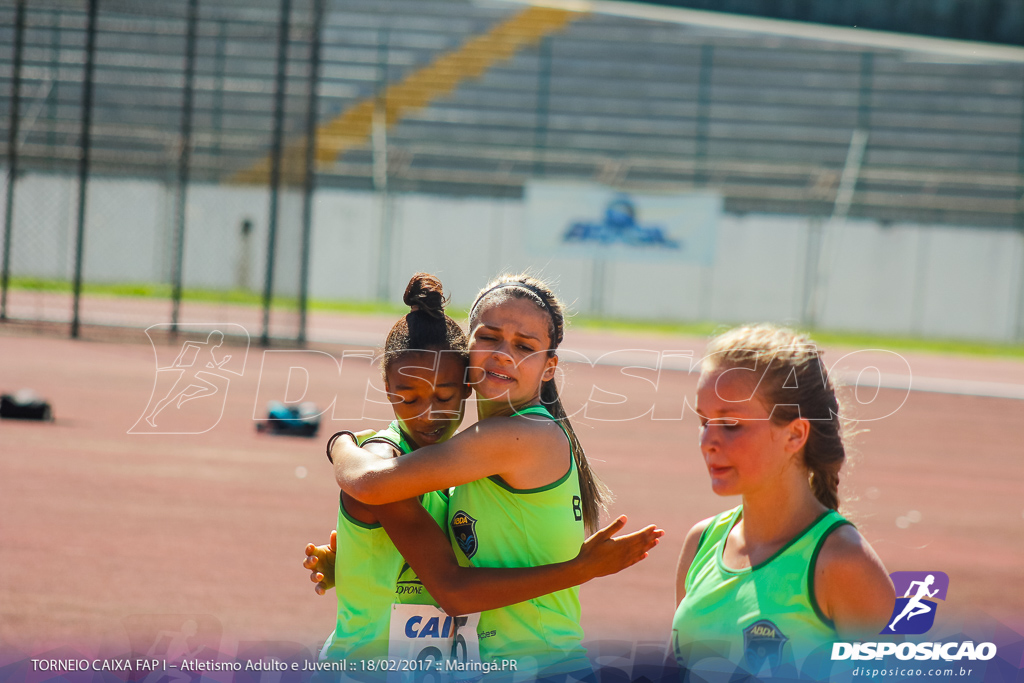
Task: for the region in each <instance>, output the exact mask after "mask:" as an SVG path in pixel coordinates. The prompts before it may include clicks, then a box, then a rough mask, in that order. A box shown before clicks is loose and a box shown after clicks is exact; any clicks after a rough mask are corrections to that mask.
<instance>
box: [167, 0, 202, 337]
mask: <svg viewBox="0 0 1024 683" xmlns="http://www.w3.org/2000/svg"><path fill="white" fill-rule="evenodd" d="M198 21H199V0H189V3H188V29H187V38H186V48H185V49H186V53H185V91H184V94H183V96H182V102H181V152H180V154H179V156H178V196H177V203H176V206H175V218H176V222H175V226H174V272H173V274H172V275H171V277H172V280H171V282H172V285H171V300H172V302H173V303H172V306H171V334H177V333H178V315H179V313H180V311H181V270H182V265H183V263H184V260H185V258H184V254H185V205H186V200H187V198H188V178H189V161H190V160H191V155H192V96H193V90H194V86H195V71H196V24H197V23H198Z"/></svg>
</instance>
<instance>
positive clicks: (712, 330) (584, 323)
mask: <svg viewBox="0 0 1024 683" xmlns="http://www.w3.org/2000/svg"><path fill="white" fill-rule="evenodd" d="M10 286H11V288H12V289H20V290H34V291H44V292H69V293H70V292H71V283H69V282H64V281H57V280H40V279H35V278H11V281H10ZM82 292H83V293H85V294H101V295H106V296H124V297H144V298H155V299H169V298H170V297H171V286H170V285H163V284H161V285H152V284H95V283H92V284H86V285H83V286H82ZM182 298H183V299H185V300H188V301H212V302H219V303H234V304H239V305H249V306H260V305H262V303H263V297H262V296H261V295H260V294H256V293H253V292H249V291H239V290H236V291H213V290H204V289H186V290H184V291H183V292H182ZM272 301H273V304H272V305H273V307H274V308H275V309H277V310H290V311H297V310H298V299H297V298H295V297H274V298H273V300H272ZM309 310H310V311H332V312H337V313H357V314H369V315H387V316H394V317H396V318H397V317H398V316H400V315H403V314H405V313H407V312H408V310H409V309H408V308H407V307H405V306H402V305H399V304H393V303H389V302H380V301H326V300H319V299H310V300H309ZM448 313H449V315H451V316H452V317H453V318H455V319H456V320H464V319H465V318H466V316H467V315H468V314H469V309H468V308H464V307H459V306H451V307H450V308H449V309H448ZM754 322H762V321H754ZM569 325H570V326H571V327H575V328H578V329H584V330H591V331H602V330H604V331H608V332H617V333H622V334H656V335H664V336H677V337H679V336H681V337H696V338H702V339H707V338H709V337H711V336H713V335H715V334H716V333H719V332H723V331H725V330H727V329H729V327H731V325H729V324H723V323H713V322H664V321H654V320H621V319H609V318H592V317H588V316H586V315H582V314H580V315H572V316H571V317H570V318H569ZM796 327H797V328H798V329H802V328H800V326H799V325H797V326H796ZM805 331H807V332H809V333H810V335H811V336H812V337H813V338H814V340H815V341H816V342H818V343H819V344H821V345H823V346H847V347H855V348H880V349H889V350H900V351H920V352H926V353H936V354H954V355H967V356H991V357H1000V358H1022V359H1024V344H997V343H990V342H981V341H971V340H961V339H922V338H915V337H898V336H884V335H872V334H864V333H860V332H843V331H836V330H805Z"/></svg>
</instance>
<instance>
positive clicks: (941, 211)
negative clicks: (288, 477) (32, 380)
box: [0, 0, 1024, 227]
mask: <svg viewBox="0 0 1024 683" xmlns="http://www.w3.org/2000/svg"><path fill="white" fill-rule="evenodd" d="M280 4H281V3H280V2H277V1H276V0H248V1H246V2H242V1H241V0H216V1H210V0H204V1H203V2H200V3H199V22H198V34H197V44H196V54H197V58H196V64H195V69H196V71H195V80H194V87H195V98H194V119H193V124H192V125H193V136H192V144H193V153H192V157H191V176H192V178H193V179H197V180H200V179H201V180H218V181H222V182H239V180H240V179H241V178H243V177H244V174H245V172H246V169H252V168H254V167H256V166H258V165H259V164H260V163H261V160H265V159H266V158H267V155H268V153H269V151H270V149H271V145H272V130H273V124H274V121H273V112H274V84H275V74H276V69H277V54H276V42H277V29H278V22H279V19H280V12H279V8H280ZM187 6H188V3H187V2H186V1H185V0H168V1H166V2H161V3H152V2H144V1H143V0H117V1H116V2H114V1H107V0H105V1H104V2H102V3H101V10H100V15H99V20H98V23H97V29H98V33H97V43H96V45H97V51H96V58H95V90H94V106H93V113H92V116H93V125H92V145H93V150H92V157H93V172H94V173H97V174H102V175H112V176H126V177H150V178H152V177H155V178H167V177H172V176H173V175H174V173H175V171H176V164H177V160H178V157H179V153H180V145H181V135H180V127H181V119H182V116H181V103H182V100H183V92H184V85H185V83H184V81H185V78H184V76H185V57H184V56H185V53H186V31H187V21H186V17H187ZM311 6H312V3H311V0H292V2H291V8H292V11H291V15H290V27H291V30H290V43H289V52H288V60H287V71H286V73H287V75H288V79H287V90H286V93H285V97H284V100H283V103H284V107H283V119H284V121H283V128H284V132H285V136H286V138H287V140H288V141H289V142H290V144H293V145H295V144H298V143H299V142H301V140H302V139H303V138H304V136H305V134H306V131H305V123H306V119H307V106H308V102H309V97H308V95H309V88H310V69H309V63H308V62H309V55H310V48H311V44H312V42H313V38H314V35H315V33H314V32H315V31H316V30H319V31H320V38H321V40H322V49H321V57H322V65H321V69H320V79H319V83H318V86H317V93H318V95H319V98H318V111H317V116H316V118H317V120H318V121H319V122H320V126H321V131H324V130H328V129H329V126H330V124H331V122H332V121H340V120H342V118H341V117H344V116H345V115H346V113H350V114H351V112H353V111H355V108H357V107H359V106H360V105H363V106H364V108H365V106H366V103H367V102H370V103H372V102H373V100H374V98H375V97H377V96H380V95H382V94H385V93H392V94H393V95H388V96H389V97H391V96H393V97H395V98H397V97H398V96H399V95H398V94H397V93H398V92H399V86H402V87H403V88H405V90H404V91H403V93H404V94H403V96H404V97H407V98H409V97H414V96H415V97H419V98H420V99H421V100H422V101H423V102H424V104H425V106H412V105H408V106H407V105H405V104H402V105H401V106H397V105H396V106H395V107H393V108H392V110H389V123H390V124H391V125H390V127H389V130H388V135H387V144H388V173H389V177H388V183H389V187H390V188H391V189H392V190H394V191H398V192H432V193H443V194H456V195H474V196H504V197H518V196H520V195H521V193H522V188H523V185H524V183H526V182H527V181H528V180H529V179H530V178H532V177H537V176H543V177H548V178H571V179H583V180H594V181H599V182H605V183H609V184H615V185H620V186H623V187H643V188H648V189H664V190H670V191H671V190H676V189H679V190H685V189H690V188H693V187H708V188H714V189H716V190H718V191H720V192H721V193H722V194H723V195H724V196H725V207H726V210H727V211H730V212H734V213H749V212H758V213H786V214H799V215H820V216H827V215H829V213H830V212H831V211H832V207H833V205H834V203H835V197H836V193H837V191H838V184H839V178H840V175H841V173H842V169H843V164H844V162H845V160H846V157H847V153H848V149H849V146H850V141H851V136H852V135H853V132H854V130H856V129H858V128H860V129H863V130H865V131H866V132H867V135H868V137H867V147H866V151H865V154H864V158H863V164H862V166H861V168H860V172H859V176H858V184H857V187H856V192H855V194H854V198H853V203H852V206H851V209H850V215H851V216H853V217H864V218H871V219H874V220H878V221H882V222H895V221H911V222H927V223H935V222H938V223H949V224H957V225H977V226H995V227H1014V226H1022V225H1024V201H1022V199H1021V197H1022V194H1024V59H1022V60H1021V61H1017V62H1013V61H1005V60H992V59H984V58H979V59H977V60H974V61H968V60H965V59H963V58H961V57H951V56H943V55H942V54H936V53H922V52H918V51H910V50H898V49H891V48H880V47H877V46H870V45H867V46H858V45H853V44H850V43H849V42H830V41H829V40H827V35H828V30H827V29H825V28H823V29H822V39H820V40H811V39H807V38H800V37H792V36H781V35H778V34H766V33H757V32H751V31H742V30H725V29H721V28H707V27H701V26H693V25H688V24H685V23H677V22H675V21H673V20H672V18H671V17H672V15H671V11H670V10H666V14H665V18H664V20H661V21H654V20H651V19H641V18H632V17H624V16H613V15H610V14H603V13H601V12H600V11H594V12H589V13H579V14H577V13H574V14H573V15H572V16H571V17H568V18H567V19H566V20H565V22H564V25H557V26H556V25H555V24H552V25H551V26H542V27H538V28H537V30H536V31H534V32H533V33H532V34H531V33H530V30H529V29H525V30H526V33H527V34H529V35H526V36H525V37H524V38H523V41H522V44H521V45H517V48H516V52H515V53H514V54H513V55H511V57H510V58H508V59H504V58H502V57H501V55H497V54H495V55H482V56H479V57H477V58H478V59H480V60H484V61H483V62H481V68H482V69H483V72H482V73H481V74H480V75H479V76H473V75H467V74H468V71H466V67H465V61H466V60H463V62H459V63H458V64H459V65H458V66H456V65H455V64H456V62H455V61H452V59H453V56H457V55H459V54H462V53H463V52H462V51H464V50H465V48H464V47H463V46H465V45H466V44H467V42H469V41H471V40H473V39H474V38H475V37H478V36H486V35H487V34H488V32H489V31H494V30H496V27H499V26H501V25H502V23H503V22H509V21H511V20H513V19H514V18H515V17H517V15H519V14H520V13H522V12H524V5H520V4H514V3H508V2H496V1H495V2H467V1H462V0H387V1H382V0H327V3H326V14H325V21H324V23H323V25H322V26H320V27H314V26H312V9H311ZM13 17H14V3H13V2H12V0H4V2H3V3H0V128H2V130H0V151H2V153H3V154H4V155H6V154H7V144H8V143H7V139H8V135H7V131H8V126H9V125H10V108H11V107H10V103H11V77H12V69H13V62H14V55H13V46H14V39H13V24H14V21H13ZM85 26H86V3H85V2H84V1H80V2H56V1H54V0H40V1H38V2H36V1H33V2H31V3H29V4H28V6H27V14H26V31H25V50H24V53H23V60H24V61H23V67H22V79H23V81H22V89H21V106H20V114H21V119H20V135H19V144H18V154H19V164H20V166H21V168H22V170H26V171H29V170H42V171H49V172H61V173H73V172H74V170H75V168H76V164H77V160H78V158H79V151H80V142H81V141H80V120H81V115H82V111H81V95H82V80H83V72H84V62H85V60H84V45H85ZM552 26H554V28H553V27H552ZM519 30H523V29H522V28H521V27H520V29H519ZM1022 52H1024V51H1022ZM446 59H447V60H449V61H448V62H444V61H441V60H446ZM484 62H486V63H484ZM449 63H450V64H452V65H453V66H452V67H451V69H450V70H451V71H452V73H451V74H450V77H447V78H443V77H441V76H440V75H439V74H443V72H444V70H445V68H447V67H445V65H446V64H449ZM438 64H440V66H436V65H438ZM431 65H435V66H436V68H435V69H434V72H432V76H431V77H430V78H427V76H425V75H423V73H421V72H423V71H424V70H426V69H428V68H429V67H431ZM418 74H419V75H418ZM431 79H432V80H431ZM414 91H415V92H414ZM410 93H412V94H410ZM409 101H411V100H409ZM383 106H385V107H387V106H389V105H388V103H387V102H384V103H383ZM366 111H369V110H366ZM350 118H351V116H350ZM364 118H365V117H364ZM345 120H346V121H347V120H348V119H345ZM353 120H354V119H353ZM364 128H365V126H364ZM364 128H360V129H359V131H357V132H355V133H353V134H352V135H353V139H352V140H350V141H349V142H347V143H346V144H345V145H343V146H342V147H339V150H340V151H339V152H338V153H337V154H333V153H332V154H330V155H327V156H328V157H329V158H326V159H324V158H321V159H320V163H319V165H318V167H317V184H318V186H321V187H342V188H360V189H369V188H372V187H373V182H374V181H373V152H372V146H371V141H370V136H369V135H368V134H367V133H366V131H368V128H365V130H364ZM353 130H354V128H353ZM321 143H323V141H322V140H321ZM240 174H241V175H240Z"/></svg>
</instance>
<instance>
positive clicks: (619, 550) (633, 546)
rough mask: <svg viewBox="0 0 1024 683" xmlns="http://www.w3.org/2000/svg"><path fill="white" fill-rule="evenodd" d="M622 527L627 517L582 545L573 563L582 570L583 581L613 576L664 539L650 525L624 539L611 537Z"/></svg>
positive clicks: (638, 559)
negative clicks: (659, 540) (584, 577)
mask: <svg viewBox="0 0 1024 683" xmlns="http://www.w3.org/2000/svg"><path fill="white" fill-rule="evenodd" d="M625 525H626V516H625V515H622V516H620V517H619V518H618V519H616V520H615V521H614V522H612V523H611V524H609V525H608V526H606V527H605V528H603V529H601V530H600V531H598V532H597V533H596V534H594V535H593V536H591V537H590V538H588V539H587V540H586V541H584V542H583V547H581V548H580V552H579V555H577V556H576V560H575V561H576V562H577V563H579V564H580V565H581V566H582V567H583V571H584V572H585V574H586V576H587V578H586V579H585V580H589V579H596V578H597V577H599V576H608V575H609V574H615V573H617V572H620V571H622V570H623V569H625V568H626V567H630V566H632V565H634V564H636V563H637V562H639V561H640V560H642V559H644V558H645V557H647V553H648V551H650V550H651V549H652V548H653V547H654V546H656V545H658V539H659V538H661V537H662V536H664V535H665V532H664V531H662V530H661V529H659V528H657V527H656V526H655V525H653V524H651V525H650V526H647V527H644V528H643V529H641V530H640V531H634V532H633V533H631V534H626V535H625V536H613V534H614V533H615V532H617V531H621V530H622V527H624V526H625Z"/></svg>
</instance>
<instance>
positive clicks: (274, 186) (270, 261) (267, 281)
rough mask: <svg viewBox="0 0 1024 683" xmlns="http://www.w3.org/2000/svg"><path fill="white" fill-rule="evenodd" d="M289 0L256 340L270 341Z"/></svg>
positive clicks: (281, 37) (284, 5) (280, 46)
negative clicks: (260, 330) (260, 326)
mask: <svg viewBox="0 0 1024 683" xmlns="http://www.w3.org/2000/svg"><path fill="white" fill-rule="evenodd" d="M290 19H291V0H281V19H280V20H279V21H278V26H279V29H278V31H279V33H278V37H277V75H276V79H275V84H274V137H273V142H272V144H271V148H272V151H271V155H270V215H269V216H268V219H269V220H268V224H269V229H268V230H267V271H266V274H265V276H264V279H263V333H262V334H261V335H260V343H261V344H262V345H263V346H268V345H269V344H270V302H271V300H272V298H273V295H274V256H275V253H274V252H275V251H276V249H277V201H278V194H279V193H280V191H281V151H282V146H283V139H284V96H285V86H286V82H285V80H286V78H285V77H286V75H287V73H286V72H287V67H288V37H289V36H288V34H289V33H290V31H291V25H290V23H289V20H290Z"/></svg>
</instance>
